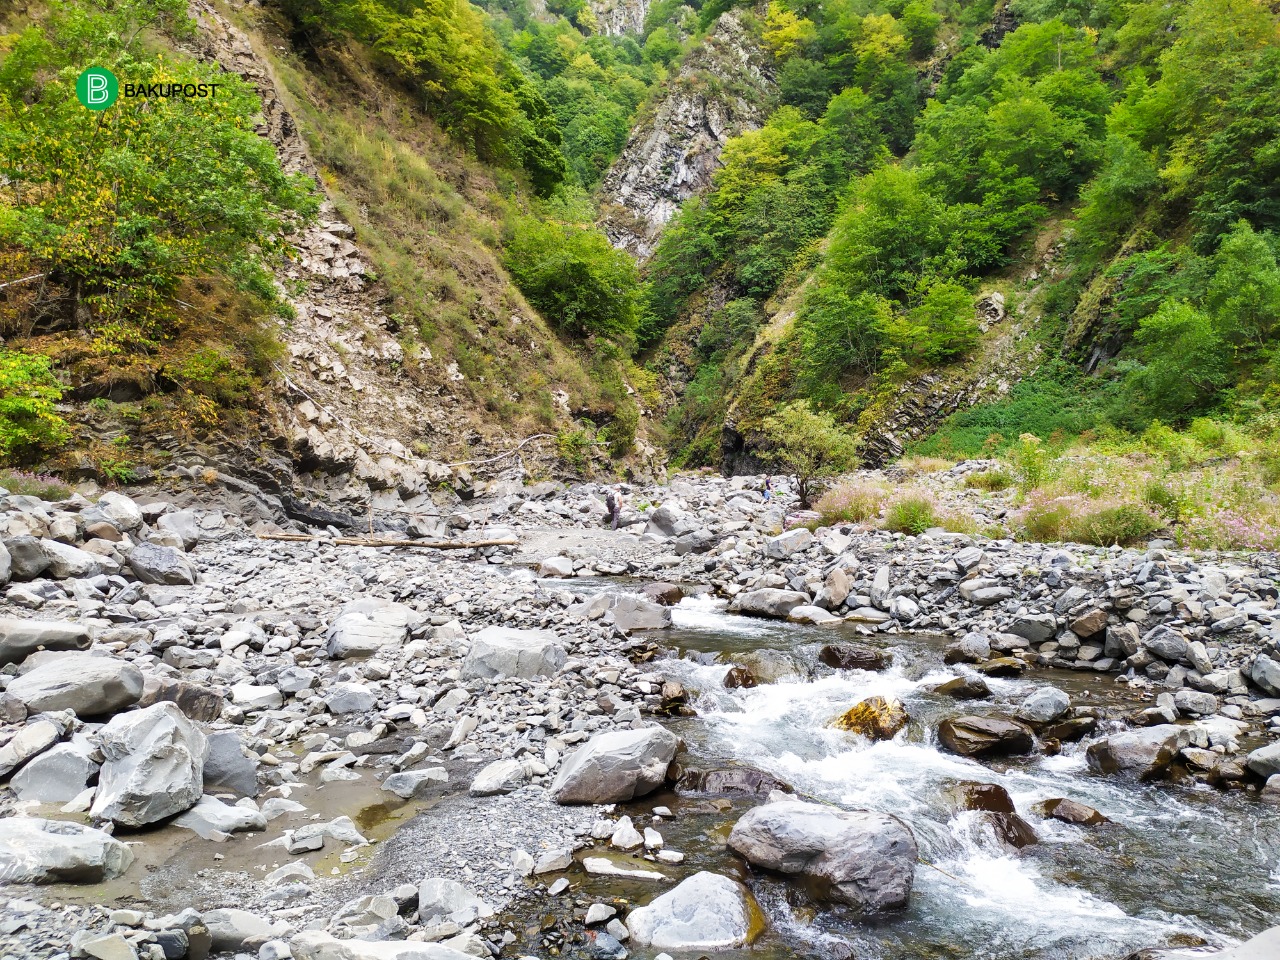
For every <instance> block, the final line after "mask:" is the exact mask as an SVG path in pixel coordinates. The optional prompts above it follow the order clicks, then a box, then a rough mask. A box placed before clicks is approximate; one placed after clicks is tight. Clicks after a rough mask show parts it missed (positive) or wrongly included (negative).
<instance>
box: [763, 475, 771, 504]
mask: <svg viewBox="0 0 1280 960" xmlns="http://www.w3.org/2000/svg"><path fill="white" fill-rule="evenodd" d="M760 492H761V493H762V494H763V495H764V502H765V503H768V502H769V501H770V500H772V499H773V477H772V476H771V475H769V474H765V477H764V486H762V487H761V488H760Z"/></svg>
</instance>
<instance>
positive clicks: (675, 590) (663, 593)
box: [640, 581, 684, 607]
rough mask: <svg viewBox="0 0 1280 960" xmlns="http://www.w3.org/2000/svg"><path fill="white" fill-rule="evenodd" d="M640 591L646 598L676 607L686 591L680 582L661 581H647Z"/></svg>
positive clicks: (665, 605)
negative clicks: (682, 588) (681, 587)
mask: <svg viewBox="0 0 1280 960" xmlns="http://www.w3.org/2000/svg"><path fill="white" fill-rule="evenodd" d="M640 593H641V594H642V595H643V596H644V598H645V599H646V600H649V601H651V602H653V603H660V604H662V605H663V606H664V607H674V606H675V605H676V604H677V603H679V602H680V601H681V600H683V599H684V591H683V590H681V589H680V586H679V585H678V584H674V583H665V582H661V581H660V582H658V583H646V584H645V585H644V586H643V587H641V588H640Z"/></svg>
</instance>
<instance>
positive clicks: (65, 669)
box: [7, 653, 142, 717]
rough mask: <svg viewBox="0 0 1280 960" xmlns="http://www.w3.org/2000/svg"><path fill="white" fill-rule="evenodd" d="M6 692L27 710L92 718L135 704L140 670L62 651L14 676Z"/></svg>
mask: <svg viewBox="0 0 1280 960" xmlns="http://www.w3.org/2000/svg"><path fill="white" fill-rule="evenodd" d="M7 692H8V693H9V694H10V695H11V696H15V697H17V698H18V699H19V700H21V701H22V702H23V703H24V704H26V707H27V710H28V711H29V712H31V713H41V712H44V711H48V710H71V711H73V712H74V713H75V715H76V716H78V717H94V716H100V715H102V714H107V713H115V712H116V711H118V710H123V709H124V708H125V707H129V706H132V705H133V704H135V703H137V702H138V700H139V698H141V696H142V671H141V670H139V669H138V668H137V667H135V666H134V665H133V664H131V663H128V662H126V661H124V660H118V659H116V658H115V657H109V656H108V657H98V656H94V655H93V654H88V653H63V654H59V655H56V656H54V657H51V658H50V659H48V660H44V661H42V662H41V663H40V664H39V666H37V667H36V668H35V669H33V670H31V671H29V672H27V673H24V674H23V675H22V676H20V677H16V678H14V680H13V682H12V683H10V684H9V688H8V691H7Z"/></svg>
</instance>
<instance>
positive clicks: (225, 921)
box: [201, 907, 288, 954]
mask: <svg viewBox="0 0 1280 960" xmlns="http://www.w3.org/2000/svg"><path fill="white" fill-rule="evenodd" d="M201 919H202V920H204V925H205V926H206V927H208V928H209V935H210V936H211V937H212V938H213V952H214V953H232V952H234V951H238V950H243V949H245V948H246V947H248V946H251V945H256V944H259V943H262V942H264V941H266V940H272V939H275V938H276V937H279V936H280V935H282V934H284V933H287V932H288V925H287V924H284V923H272V922H271V921H269V920H267V919H265V918H264V917H260V916H258V915H257V914H256V913H250V912H249V911H248V910H237V909H235V908H233V907H227V908H224V909H219V910H206V911H205V912H204V914H202V916H201ZM253 952H254V953H255V954H256V953H257V952H258V951H257V949H256V948H255V949H254V951H253Z"/></svg>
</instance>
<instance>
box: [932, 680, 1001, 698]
mask: <svg viewBox="0 0 1280 960" xmlns="http://www.w3.org/2000/svg"><path fill="white" fill-rule="evenodd" d="M933 692H934V693H940V694H942V695H943V696H944V697H951V698H952V699H953V700H986V699H987V698H989V697H990V696H991V688H990V687H988V686H987V681H985V680H983V679H982V678H981V677H968V676H965V677H956V678H955V679H953V680H948V681H946V683H940V684H938V686H936V687H934V689H933Z"/></svg>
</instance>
